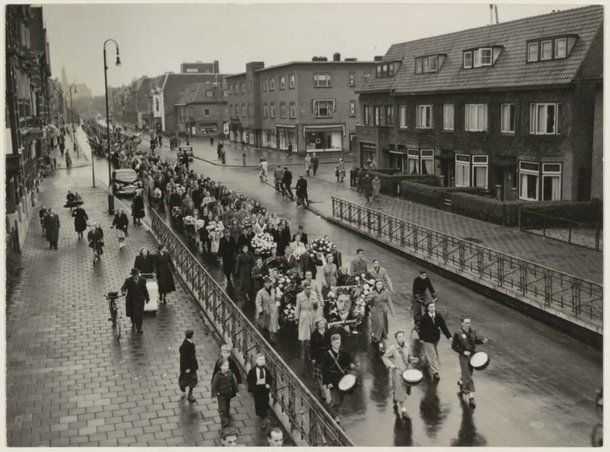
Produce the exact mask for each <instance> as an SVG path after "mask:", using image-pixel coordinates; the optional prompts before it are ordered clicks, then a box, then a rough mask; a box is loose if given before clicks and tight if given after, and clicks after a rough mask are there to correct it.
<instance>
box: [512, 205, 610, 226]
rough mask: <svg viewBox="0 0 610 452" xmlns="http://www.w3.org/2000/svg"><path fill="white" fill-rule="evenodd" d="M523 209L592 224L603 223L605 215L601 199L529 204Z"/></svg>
mask: <svg viewBox="0 0 610 452" xmlns="http://www.w3.org/2000/svg"><path fill="white" fill-rule="evenodd" d="M523 210H524V211H528V212H534V213H539V214H542V215H548V216H551V217H557V218H562V219H565V220H569V221H574V222H577V223H584V224H590V225H596V224H602V223H603V215H604V213H603V204H602V202H601V201H599V200H593V201H554V202H545V203H535V204H531V205H530V204H527V205H525V206H524V207H523Z"/></svg>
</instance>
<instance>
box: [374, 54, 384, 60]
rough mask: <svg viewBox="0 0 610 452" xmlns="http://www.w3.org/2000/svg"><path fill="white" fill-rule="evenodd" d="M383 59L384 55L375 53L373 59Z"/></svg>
mask: <svg viewBox="0 0 610 452" xmlns="http://www.w3.org/2000/svg"><path fill="white" fill-rule="evenodd" d="M382 59H383V55H375V57H374V58H373V61H381V60H382Z"/></svg>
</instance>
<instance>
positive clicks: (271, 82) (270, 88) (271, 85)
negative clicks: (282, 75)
mask: <svg viewBox="0 0 610 452" xmlns="http://www.w3.org/2000/svg"><path fill="white" fill-rule="evenodd" d="M274 90H275V79H274V78H272V79H269V91H274Z"/></svg>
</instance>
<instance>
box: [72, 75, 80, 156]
mask: <svg viewBox="0 0 610 452" xmlns="http://www.w3.org/2000/svg"><path fill="white" fill-rule="evenodd" d="M72 88H74V92H75V93H76V86H75V85H74V83H73V84H72V85H70V122H71V123H72V144H73V145H74V154H76V155H77V156H78V147H77V146H76V129H75V127H74V107H73V106H72Z"/></svg>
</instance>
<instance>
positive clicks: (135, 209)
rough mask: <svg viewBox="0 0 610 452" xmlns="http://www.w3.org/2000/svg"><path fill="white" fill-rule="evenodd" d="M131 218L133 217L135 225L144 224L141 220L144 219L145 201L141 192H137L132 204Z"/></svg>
mask: <svg viewBox="0 0 610 452" xmlns="http://www.w3.org/2000/svg"><path fill="white" fill-rule="evenodd" d="M131 216H132V217H133V224H140V225H141V224H142V221H141V219H142V218H144V199H143V198H142V192H141V191H140V190H138V191H137V192H136V196H135V198H133V201H132V202H131Z"/></svg>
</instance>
